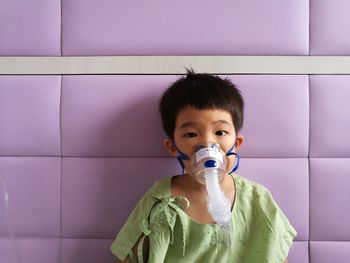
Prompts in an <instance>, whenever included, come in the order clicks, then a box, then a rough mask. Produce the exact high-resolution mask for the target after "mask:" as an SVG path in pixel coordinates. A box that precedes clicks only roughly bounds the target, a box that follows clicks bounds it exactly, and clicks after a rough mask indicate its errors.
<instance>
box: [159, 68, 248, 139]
mask: <svg viewBox="0 0 350 263" xmlns="http://www.w3.org/2000/svg"><path fill="white" fill-rule="evenodd" d="M187 106H192V107H193V108H196V109H199V110H202V109H203V110H204V109H219V110H224V111H227V112H229V113H230V114H231V117H232V121H233V124H234V126H235V131H236V134H237V133H238V132H239V131H240V129H241V128H242V126H243V119H244V116H243V113H244V100H243V97H242V95H241V92H240V91H239V89H238V88H237V87H236V85H235V84H233V83H232V82H231V81H230V80H229V79H228V78H225V79H222V78H220V77H219V76H214V75H211V74H207V73H201V74H197V73H195V72H194V71H193V70H192V69H187V75H186V76H183V77H180V78H179V79H177V80H176V81H175V82H174V83H172V84H171V85H170V86H169V87H168V88H167V89H166V90H165V91H164V93H163V95H162V96H161V98H160V100H159V112H160V115H161V119H162V125H163V129H164V131H165V133H166V135H167V136H168V137H169V138H170V139H174V131H175V125H176V119H177V116H178V114H179V112H180V111H181V110H183V109H184V108H185V107H187Z"/></svg>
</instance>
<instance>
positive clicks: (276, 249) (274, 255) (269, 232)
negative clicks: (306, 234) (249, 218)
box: [257, 189, 297, 263]
mask: <svg viewBox="0 0 350 263" xmlns="http://www.w3.org/2000/svg"><path fill="white" fill-rule="evenodd" d="M259 199H260V200H259V205H260V214H259V217H258V219H257V232H258V234H259V237H258V239H259V240H260V248H261V251H259V249H257V251H259V252H260V253H261V255H260V256H263V257H264V258H265V260H268V261H266V262H276V263H282V262H284V260H285V259H286V258H287V257H288V253H289V249H290V247H291V246H292V244H293V239H294V238H295V237H296V235H297V232H296V230H295V229H294V227H293V226H292V225H291V224H290V222H289V220H288V219H287V217H286V216H285V214H284V213H283V211H282V210H281V209H280V208H279V206H278V205H277V203H276V202H275V200H274V199H273V197H272V195H271V193H270V192H269V191H268V190H267V189H265V191H264V193H263V194H262V196H261V198H259Z"/></svg>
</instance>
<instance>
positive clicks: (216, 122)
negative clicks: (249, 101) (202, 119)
mask: <svg viewBox="0 0 350 263" xmlns="http://www.w3.org/2000/svg"><path fill="white" fill-rule="evenodd" d="M220 123H222V124H227V125H230V123H229V122H228V121H225V120H218V121H214V122H212V124H220Z"/></svg>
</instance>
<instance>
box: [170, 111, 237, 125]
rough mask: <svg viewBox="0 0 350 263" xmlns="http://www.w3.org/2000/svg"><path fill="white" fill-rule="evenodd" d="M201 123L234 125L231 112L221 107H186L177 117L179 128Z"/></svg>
mask: <svg viewBox="0 0 350 263" xmlns="http://www.w3.org/2000/svg"><path fill="white" fill-rule="evenodd" d="M200 123H205V124H212V125H218V124H225V125H233V121H232V116H231V114H230V113H229V112H227V111H224V110H220V109H196V108H193V107H186V108H184V109H182V110H181V111H180V112H179V114H178V115H177V118H176V126H177V128H185V127H190V126H196V125H198V124H200Z"/></svg>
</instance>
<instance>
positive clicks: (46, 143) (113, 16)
mask: <svg viewBox="0 0 350 263" xmlns="http://www.w3.org/2000/svg"><path fill="white" fill-rule="evenodd" d="M348 7H349V4H348V2H347V1H345V0H337V1H330V0H322V1H315V0H310V1H305V0H295V1H280V0H270V1H259V0H249V1H236V0H235V1H229V0H223V1H219V2H215V3H214V2H213V1H209V0H204V1H200V2H199V1H190V2H189V1H184V0H180V1H171V2H166V3H165V1H160V0H151V1H147V2H140V1H135V0H130V1H110V0H102V1H96V0H88V1H79V0H69V1H68V0H61V1H58V0H45V1H43V0H37V1H33V0H28V1H23V0H14V1H7V0H0V55H2V56H9V55H16V56H23V55H25V56H71V55H72V56H73V55H79V56H80V55H83V56H91V55H244V54H247V55H348V54H349V48H348V47H349V44H350V39H349V36H348V34H347V31H348V30H347V28H348V25H349V19H348V12H347V11H346V10H348ZM309 25H310V27H309ZM176 77H177V76H172V75H75V76H74V75H71V76H67V75H64V76H61V75H12V76H6V75H3V76H0V169H1V172H2V174H3V176H4V179H5V183H6V187H7V189H8V193H9V204H10V210H9V211H10V213H6V211H7V210H6V207H5V202H4V191H3V188H2V187H0V262H1V263H10V262H15V263H17V262H19V260H20V258H22V259H23V262H24V261H25V262H28V263H37V262H57V263H61V262H62V263H73V262H74V263H75V262H84V263H90V262H91V263H92V262H115V258H114V257H113V256H112V255H111V253H110V252H109V246H110V244H111V242H112V239H113V238H114V236H115V234H116V232H117V231H118V230H119V229H120V227H121V225H122V223H123V222H124V221H125V219H126V218H127V215H128V214H129V213H130V211H131V209H132V207H133V206H134V204H135V202H136V201H137V200H138V199H139V198H140V197H141V196H142V194H143V193H144V192H145V191H146V190H147V189H148V188H149V187H150V185H151V184H152V182H153V181H154V180H155V179H157V178H161V177H164V176H170V175H174V174H177V173H180V172H181V170H180V167H179V165H178V163H177V162H176V160H174V159H172V158H170V157H169V156H168V155H167V153H166V151H165V150H164V147H163V145H162V138H163V137H164V134H163V132H162V130H161V126H160V119H159V116H158V112H157V101H158V98H159V96H160V95H161V93H162V91H163V90H164V89H165V88H166V86H167V85H168V84H169V83H171V82H172V81H174V80H175V79H176ZM228 77H229V78H230V79H232V80H233V82H235V83H236V84H237V85H238V87H239V88H240V89H241V91H242V93H243V96H244V97H245V101H246V120H245V125H244V127H243V130H242V134H243V135H244V136H245V138H246V141H245V143H244V145H243V146H242V148H241V150H240V153H241V156H242V163H241V167H240V169H239V173H240V174H241V175H242V176H245V177H247V178H249V179H251V180H254V181H257V182H259V183H261V184H263V185H265V186H266V187H267V188H268V189H270V190H271V192H272V194H273V196H274V198H275V199H276V201H277V203H278V204H279V205H280V207H281V208H282V210H283V211H284V212H285V213H286V214H287V216H288V218H289V219H290V221H291V223H292V224H293V226H294V227H295V228H296V230H297V232H298V236H297V237H296V240H295V242H294V244H293V247H292V249H291V251H290V255H289V262H290V263H293V262H294V263H304V262H305V263H306V262H310V263H323V262H346V261H347V258H349V256H350V253H349V251H350V227H349V224H348V223H347V222H349V220H350V213H349V211H350V206H349V202H348V200H349V199H350V191H349V190H348V185H349V183H350V179H349V178H350V162H349V158H350V143H349V140H348V134H349V132H350V124H349V123H350V117H349V116H350V106H349V105H350V104H349V103H348V100H349V97H350V88H349V87H350V77H349V76H344V75H343V76H341V75H332V76H331V75H310V76H308V75H230V76H228ZM9 223H10V224H9ZM11 228H13V229H14V231H15V234H16V236H17V239H15V240H13V239H11V238H10V237H9V230H10V229H11ZM14 241H15V242H14ZM16 259H17V261H14V260H16Z"/></svg>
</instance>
